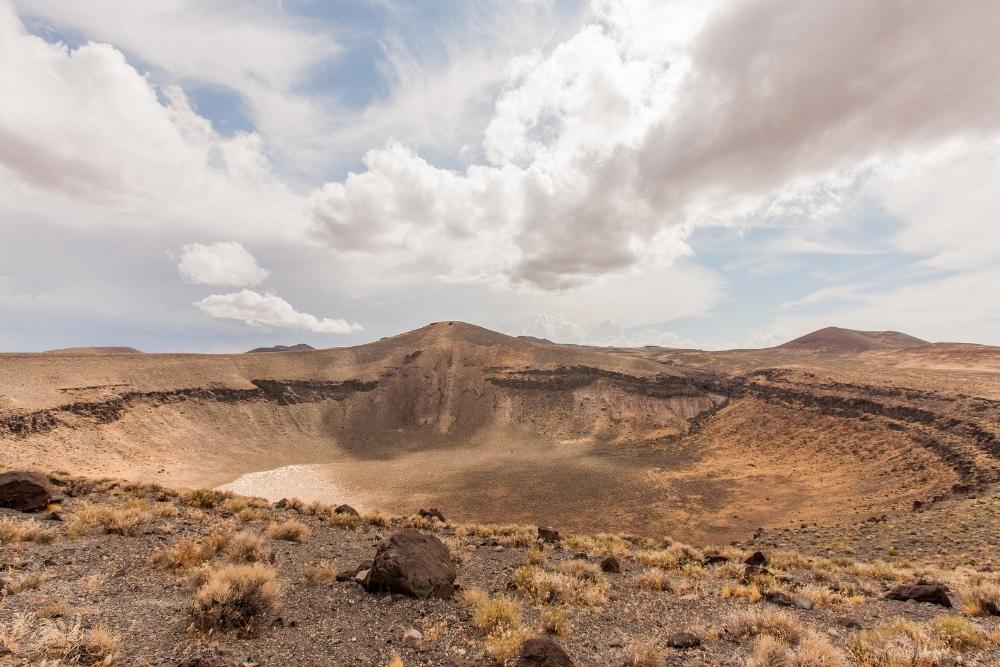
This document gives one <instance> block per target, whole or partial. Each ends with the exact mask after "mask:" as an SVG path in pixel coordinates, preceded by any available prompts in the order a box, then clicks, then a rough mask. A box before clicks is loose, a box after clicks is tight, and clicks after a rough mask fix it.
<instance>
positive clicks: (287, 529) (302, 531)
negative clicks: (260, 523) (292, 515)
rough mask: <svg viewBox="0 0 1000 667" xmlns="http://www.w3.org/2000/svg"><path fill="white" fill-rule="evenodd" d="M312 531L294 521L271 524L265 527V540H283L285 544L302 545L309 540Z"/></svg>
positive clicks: (299, 522)
mask: <svg viewBox="0 0 1000 667" xmlns="http://www.w3.org/2000/svg"><path fill="white" fill-rule="evenodd" d="M311 533H312V530H311V529H310V528H309V526H307V525H306V524H304V523H302V522H301V521H298V520H296V519H289V520H287V521H283V522H282V523H272V524H271V525H270V526H268V527H267V533H266V534H267V538H268V539H270V540H285V541H287V542H298V543H300V544H301V543H302V542H305V541H306V540H307V539H309V535H310V534H311Z"/></svg>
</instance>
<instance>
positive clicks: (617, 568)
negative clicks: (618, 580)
mask: <svg viewBox="0 0 1000 667" xmlns="http://www.w3.org/2000/svg"><path fill="white" fill-rule="evenodd" d="M601 570H602V571H603V572H609V573H611V574H618V573H619V572H621V571H622V564H621V563H619V562H618V559H617V558H615V557H614V556H608V557H607V558H605V559H604V560H602V561H601Z"/></svg>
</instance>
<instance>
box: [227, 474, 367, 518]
mask: <svg viewBox="0 0 1000 667" xmlns="http://www.w3.org/2000/svg"><path fill="white" fill-rule="evenodd" d="M216 488H217V490H219V491H232V492H233V493H238V494H240V495H244V496H258V497H261V498H267V499H268V500H271V501H275V500H280V499H281V498H298V499H299V500H303V501H305V502H312V501H314V500H318V501H320V502H324V503H329V504H334V505H339V504H341V503H347V504H349V505H351V506H352V507H354V508H355V509H356V510H358V511H359V512H363V511H365V508H364V507H362V504H361V503H360V502H359V500H358V498H356V497H353V496H351V495H350V494H348V493H347V492H346V491H345V490H344V489H343V487H341V486H339V485H338V484H337V483H336V482H335V481H334V479H333V471H332V470H331V466H330V465H329V464H324V463H316V464H299V465H289V466H282V467H280V468H272V469H270V470H259V471H257V472H248V473H246V474H244V475H240V476H239V477H238V478H237V479H235V480H233V481H232V482H229V483H228V484H223V485H222V486H218V487H216Z"/></svg>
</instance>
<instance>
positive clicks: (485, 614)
mask: <svg viewBox="0 0 1000 667" xmlns="http://www.w3.org/2000/svg"><path fill="white" fill-rule="evenodd" d="M523 616H524V612H523V611H522V610H521V605H520V604H518V603H517V602H516V601H515V600H511V599H510V598H508V597H504V596H498V597H494V598H484V599H481V600H479V602H478V603H476V606H475V607H474V608H473V610H472V623H473V625H475V626H476V627H477V628H479V629H480V630H482V631H483V632H484V633H485V634H487V635H492V634H498V633H504V632H509V631H511V630H516V629H518V628H520V627H521V620H522V618H523Z"/></svg>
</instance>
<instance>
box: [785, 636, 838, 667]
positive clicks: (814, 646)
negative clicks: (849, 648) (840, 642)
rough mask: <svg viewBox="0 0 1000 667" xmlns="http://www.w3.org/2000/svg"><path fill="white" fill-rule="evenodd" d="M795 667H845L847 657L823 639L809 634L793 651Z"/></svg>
mask: <svg viewBox="0 0 1000 667" xmlns="http://www.w3.org/2000/svg"><path fill="white" fill-rule="evenodd" d="M794 664H795V667H847V665H848V662H847V656H846V655H844V652H843V651H841V650H840V649H839V648H837V647H836V646H834V645H833V644H831V643H830V642H829V641H828V640H827V639H826V638H825V637H823V636H821V635H819V634H816V633H815V632H810V633H809V634H807V635H806V637H805V638H804V639H802V641H800V642H799V645H798V646H797V647H796V649H795V663H794Z"/></svg>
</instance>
